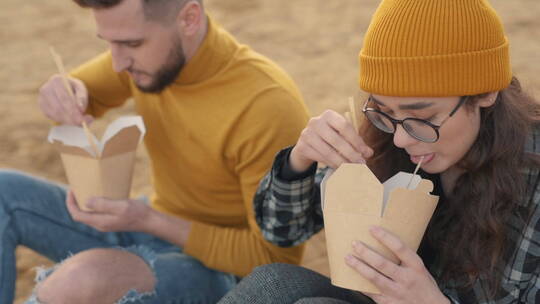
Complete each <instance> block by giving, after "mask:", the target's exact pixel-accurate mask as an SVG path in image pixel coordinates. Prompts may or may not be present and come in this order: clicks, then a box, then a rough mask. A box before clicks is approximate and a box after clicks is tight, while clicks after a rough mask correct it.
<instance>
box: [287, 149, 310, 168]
mask: <svg viewBox="0 0 540 304" xmlns="http://www.w3.org/2000/svg"><path fill="white" fill-rule="evenodd" d="M288 162H289V167H290V168H291V169H292V170H293V171H295V172H297V173H301V172H305V171H306V170H308V169H309V168H310V167H311V165H313V163H314V161H313V160H310V159H306V158H303V157H301V156H299V155H298V152H297V151H296V146H295V147H293V149H292V150H291V153H290V154H289V159H288Z"/></svg>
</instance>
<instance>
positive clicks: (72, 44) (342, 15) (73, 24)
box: [0, 0, 540, 303]
mask: <svg viewBox="0 0 540 304" xmlns="http://www.w3.org/2000/svg"><path fill="white" fill-rule="evenodd" d="M378 2H379V1H378V0H333V1H327V0H295V1H290V0H272V1H263V0H226V1H219V0H206V6H207V8H208V11H209V12H210V14H211V15H212V16H213V17H214V18H215V19H216V20H217V21H218V22H219V23H221V24H222V25H224V26H225V27H226V28H227V29H228V30H229V31H230V32H232V33H233V34H234V35H235V36H236V37H237V38H238V40H240V41H241V42H242V43H246V44H249V45H251V46H252V47H253V48H254V49H255V50H257V51H259V52H261V53H263V54H265V55H267V56H268V57H270V58H272V59H273V60H275V61H276V62H277V63H279V64H280V65H281V66H282V67H283V68H284V69H285V70H287V71H288V72H289V73H290V74H291V75H292V77H293V78H294V79H295V80H296V82H297V83H298V85H299V87H300V89H301V91H302V93H303V95H304V97H305V100H306V103H307V104H308V106H309V108H310V110H311V113H312V114H313V115H318V114H320V113H321V112H322V111H323V110H324V109H327V108H330V109H335V110H339V111H341V110H344V109H345V105H346V100H347V97H348V96H351V95H356V94H357V93H358V89H357V75H358V68H357V66H358V63H357V54H358V50H359V49H360V46H361V43H362V38H363V33H364V31H365V29H366V28H367V25H368V23H369V19H370V16H371V15H372V13H373V12H374V10H375V9H376V6H377V4H378ZM492 3H493V5H494V6H495V8H496V9H497V10H498V12H499V13H500V15H501V17H502V19H503V22H504V24H505V26H506V30H507V34H508V36H509V38H510V41H511V45H512V49H511V51H512V63H513V66H514V71H515V74H516V75H517V76H518V77H520V79H521V80H522V82H523V83H524V86H525V87H526V88H527V90H529V91H530V92H531V93H533V94H535V95H536V96H538V95H539V93H540V80H539V79H538V78H537V76H535V75H538V74H536V73H539V72H540V64H539V62H540V18H538V16H540V1H538V0H514V1H508V0H492ZM0 24H2V27H0V54H1V56H0V67H1V68H0V130H1V131H0V168H12V169H17V170H22V171H25V172H28V173H30V174H35V175H38V176H41V177H44V178H48V179H51V180H54V181H58V182H65V177H64V174H63V169H62V165H61V163H60V159H59V156H58V155H57V153H56V152H55V151H54V150H53V149H52V148H51V146H50V145H48V144H47V142H46V136H47V132H48V130H49V126H50V124H49V122H48V121H47V120H46V119H45V118H44V117H43V116H42V114H41V113H40V111H39V109H38V107H37V104H36V102H37V91H38V88H39V87H40V85H41V84H42V83H43V82H44V81H46V80H47V79H48V77H49V76H50V75H51V74H53V73H55V66H54V64H53V62H52V61H51V58H50V55H49V52H48V46H49V45H54V46H55V47H56V49H57V51H58V52H59V53H60V54H61V55H62V57H63V58H64V62H65V64H66V66H67V67H68V68H73V67H75V66H77V65H78V64H79V63H81V62H83V61H85V60H87V59H89V58H91V57H92V56H93V55H95V54H97V53H98V52H101V51H103V50H105V49H106V47H107V45H106V44H105V43H104V42H102V41H100V40H98V39H97V38H96V36H95V26H94V21H93V18H92V15H91V12H90V11H87V10H82V9H79V8H78V7H77V6H76V5H74V4H73V3H72V2H71V1H42V0H25V1H20V0H2V1H1V2H0ZM132 111H133V108H132V106H131V105H130V104H128V105H126V106H124V107H122V108H121V109H118V110H115V111H113V112H112V113H110V114H108V115H107V116H106V117H105V119H104V120H103V121H100V122H97V123H96V124H95V125H93V126H92V128H93V130H94V131H95V132H97V133H100V132H102V130H103V127H104V126H105V125H107V123H108V122H110V121H111V120H112V119H114V118H115V117H117V116H119V115H126V114H129V113H132ZM147 173H148V162H147V158H146V154H145V151H144V149H140V151H139V153H138V158H137V169H136V175H135V179H134V187H133V189H134V195H140V194H148V193H149V192H150V191H151V187H150V185H149V180H148V174H147ZM325 254H326V253H325V248H324V238H323V236H322V235H320V234H319V235H318V236H316V237H315V238H314V239H312V240H311V241H310V242H309V245H308V250H307V252H306V257H305V262H304V265H306V266H308V267H310V268H312V269H315V270H317V271H320V272H322V273H325V274H328V265H327V262H326V258H325ZM17 260H18V262H17V270H18V274H19V279H18V281H17V301H16V303H22V300H23V299H24V298H26V297H27V296H28V295H29V293H30V291H31V289H32V286H33V284H34V283H33V277H34V270H33V268H34V267H35V266H39V265H45V266H50V265H51V263H50V262H49V261H47V260H46V259H44V258H42V257H40V256H39V255H37V254H35V253H33V252H32V251H30V250H29V249H26V248H22V247H21V248H19V249H18V251H17Z"/></svg>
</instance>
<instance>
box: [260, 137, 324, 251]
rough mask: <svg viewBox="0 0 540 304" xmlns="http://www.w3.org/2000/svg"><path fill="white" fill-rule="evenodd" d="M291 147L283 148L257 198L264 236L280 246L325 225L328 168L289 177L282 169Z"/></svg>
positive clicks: (300, 239)
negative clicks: (324, 178) (322, 183)
mask: <svg viewBox="0 0 540 304" xmlns="http://www.w3.org/2000/svg"><path fill="white" fill-rule="evenodd" d="M290 149H291V148H287V149H284V150H282V151H280V152H279V153H278V154H277V156H276V158H275V160H274V164H273V166H272V171H270V172H269V173H268V174H267V175H266V176H265V177H264V178H263V180H262V181H261V183H260V185H259V188H258V189H257V193H256V194H255V198H254V208H255V219H256V220H257V224H258V225H259V227H260V228H261V232H262V235H263V237H264V238H265V239H266V240H268V241H269V242H272V243H274V244H276V245H278V246H281V247H291V246H296V245H299V244H301V243H303V242H305V241H306V240H308V239H309V238H310V237H311V236H313V235H314V234H316V233H317V232H319V231H320V230H321V229H322V227H323V217H322V210H321V200H320V181H321V179H322V176H324V170H319V172H317V173H314V174H311V175H309V176H307V177H304V178H301V179H298V180H294V181H286V180H283V179H281V178H280V177H279V172H280V170H281V168H282V167H283V165H284V163H285V162H286V161H288V159H287V156H288V153H289V150H290Z"/></svg>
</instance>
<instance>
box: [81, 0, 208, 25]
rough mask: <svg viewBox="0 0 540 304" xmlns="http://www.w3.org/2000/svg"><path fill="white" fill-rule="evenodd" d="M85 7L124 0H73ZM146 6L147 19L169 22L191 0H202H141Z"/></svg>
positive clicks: (199, 0)
mask: <svg viewBox="0 0 540 304" xmlns="http://www.w3.org/2000/svg"><path fill="white" fill-rule="evenodd" d="M73 1H75V3H77V4H78V5H79V6H81V7H84V8H94V9H105V8H110V7H113V6H116V5H118V4H120V3H121V2H122V1H124V0H73ZM141 1H142V3H143V8H144V16H145V18H146V19H147V20H152V21H158V22H168V21H172V20H174V18H175V17H176V15H177V14H178V12H179V11H180V10H181V9H182V8H183V7H184V5H185V4H186V3H188V2H189V1H197V2H199V3H200V4H201V5H202V0H141Z"/></svg>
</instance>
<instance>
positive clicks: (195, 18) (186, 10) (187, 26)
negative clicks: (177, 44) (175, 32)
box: [177, 0, 204, 37]
mask: <svg viewBox="0 0 540 304" xmlns="http://www.w3.org/2000/svg"><path fill="white" fill-rule="evenodd" d="M177 18H178V23H179V25H180V30H181V31H182V33H183V34H184V36H186V37H192V36H195V35H196V34H197V33H198V32H199V29H200V28H201V26H202V24H203V19H204V10H203V8H202V6H201V4H200V3H199V2H198V1H195V0H191V1H188V2H187V3H186V4H185V5H184V7H183V8H182V9H181V10H180V12H179V13H178V17H177Z"/></svg>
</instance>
